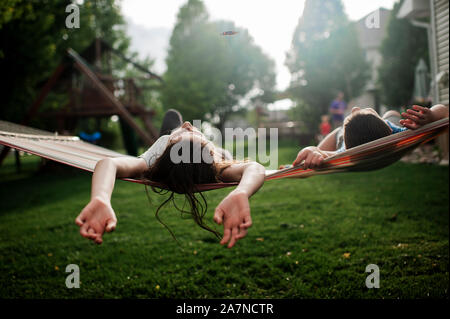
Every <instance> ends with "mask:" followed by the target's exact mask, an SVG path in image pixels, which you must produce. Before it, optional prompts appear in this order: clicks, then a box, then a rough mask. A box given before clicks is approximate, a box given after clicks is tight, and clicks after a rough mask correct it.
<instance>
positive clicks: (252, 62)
mask: <svg viewBox="0 0 450 319" xmlns="http://www.w3.org/2000/svg"><path fill="white" fill-rule="evenodd" d="M225 30H234V31H237V32H238V34H237V35H235V36H221V35H220V33H222V32H223V31H225ZM166 62H167V71H166V73H165V75H164V80H165V87H164V89H163V91H162V102H163V104H164V105H165V107H166V108H176V109H178V110H180V112H181V113H182V114H183V116H184V117H185V118H186V119H188V120H193V119H214V118H218V119H219V121H218V126H219V128H221V129H222V128H223V125H224V122H225V120H226V118H227V116H228V115H229V114H230V113H232V112H234V111H236V110H238V109H239V105H238V104H239V103H238V102H239V101H241V100H242V99H243V98H244V97H247V98H249V95H250V92H252V93H254V94H253V96H252V97H250V98H249V99H250V100H251V98H257V97H259V98H260V99H269V98H270V95H271V94H270V92H272V90H273V87H274V84H275V73H274V63H273V62H272V61H271V60H270V59H269V58H268V57H267V56H265V55H264V54H263V52H262V51H261V49H260V48H259V47H258V46H256V45H255V44H254V42H253V39H252V38H251V37H250V35H249V34H248V32H247V30H244V29H239V28H236V27H235V25H234V24H233V23H232V22H227V21H217V22H210V21H209V15H208V12H207V10H206V8H205V6H204V4H203V2H202V1H200V0H189V1H188V3H187V4H186V5H184V6H183V7H181V8H180V11H179V13H178V17H177V22H176V25H175V28H174V30H173V33H172V36H171V39H170V48H169V52H168V56H167V60H166ZM255 92H256V93H255Z"/></svg>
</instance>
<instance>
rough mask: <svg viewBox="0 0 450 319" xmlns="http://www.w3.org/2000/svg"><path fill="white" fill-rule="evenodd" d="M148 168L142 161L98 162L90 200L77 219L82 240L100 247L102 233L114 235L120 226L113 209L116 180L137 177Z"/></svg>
mask: <svg viewBox="0 0 450 319" xmlns="http://www.w3.org/2000/svg"><path fill="white" fill-rule="evenodd" d="M147 168H148V167H147V163H146V162H145V160H144V159H142V158H130V157H118V158H106V159H103V160H100V161H98V162H97V164H96V165H95V169H94V173H93V175H92V189H91V200H90V202H89V203H88V204H87V205H86V206H85V207H84V209H83V210H82V211H81V213H80V214H79V215H78V217H77V218H76V219H75V223H76V224H77V225H78V226H80V234H81V236H83V237H85V238H88V239H92V240H93V241H94V242H96V243H97V244H101V243H102V242H103V240H102V235H103V233H104V232H105V231H106V232H111V231H113V230H114V229H115V227H116V224H117V218H116V215H115V213H114V210H113V209H112V207H111V194H112V191H113V189H114V184H115V180H116V177H132V176H137V175H139V174H140V173H142V172H144V171H145V170H146V169H147Z"/></svg>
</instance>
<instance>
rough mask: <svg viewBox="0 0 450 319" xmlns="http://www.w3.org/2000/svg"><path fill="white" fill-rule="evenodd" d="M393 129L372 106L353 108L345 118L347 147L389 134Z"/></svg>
mask: <svg viewBox="0 0 450 319" xmlns="http://www.w3.org/2000/svg"><path fill="white" fill-rule="evenodd" d="M391 133H392V129H391V128H390V127H389V125H387V124H386V122H385V121H384V120H383V119H382V118H381V117H380V115H378V113H377V112H376V111H375V110H374V109H371V108H365V109H361V108H359V107H354V108H352V113H351V114H350V115H349V116H347V117H346V118H345V120H344V141H345V146H346V148H352V147H355V146H358V145H361V144H365V143H368V142H371V141H374V140H377V139H379V138H382V137H385V136H388V135H390V134H391Z"/></svg>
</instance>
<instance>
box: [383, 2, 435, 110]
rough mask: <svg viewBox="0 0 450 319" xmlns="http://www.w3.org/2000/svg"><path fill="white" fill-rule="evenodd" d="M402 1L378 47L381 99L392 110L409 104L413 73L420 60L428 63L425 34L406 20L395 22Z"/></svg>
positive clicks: (392, 12) (392, 15)
mask: <svg viewBox="0 0 450 319" xmlns="http://www.w3.org/2000/svg"><path fill="white" fill-rule="evenodd" d="M402 3H403V0H402V1H400V2H397V3H396V4H395V5H394V8H393V10H392V11H391V16H390V20H389V25H388V27H387V36H386V38H385V39H384V41H383V42H382V45H381V49H380V51H381V55H382V57H383V64H382V65H381V66H380V68H379V70H378V72H379V73H378V74H379V84H380V88H381V90H380V92H381V100H382V102H383V103H384V104H387V105H389V107H392V108H398V107H400V106H404V105H407V104H409V103H411V99H412V94H413V90H414V71H415V67H416V65H417V63H418V61H419V59H420V58H423V59H424V60H425V61H428V42H427V32H426V30H425V29H423V28H419V27H415V26H413V25H412V24H411V22H410V21H408V20H407V19H398V18H397V13H398V10H399V9H400V7H401V5H402Z"/></svg>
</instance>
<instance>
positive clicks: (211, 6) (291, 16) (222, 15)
mask: <svg viewBox="0 0 450 319" xmlns="http://www.w3.org/2000/svg"><path fill="white" fill-rule="evenodd" d="M396 1H397V0H342V3H343V4H344V10H345V12H346V14H347V16H348V18H349V19H350V20H353V21H356V20H359V19H361V18H363V17H364V16H366V15H367V14H368V13H370V12H372V11H375V10H377V9H378V8H380V7H383V8H386V9H392V7H393V5H394V3H395V2H396ZM186 2H187V0H123V1H122V12H123V14H124V16H125V17H126V19H127V21H128V22H129V24H130V25H131V26H130V36H131V38H132V40H131V48H132V49H134V50H136V51H138V53H139V54H140V55H141V56H145V55H150V57H152V58H154V59H155V62H156V63H155V68H156V70H155V72H158V73H162V72H164V70H165V63H164V58H165V52H166V48H167V43H168V37H170V32H171V30H172V28H173V26H174V24H175V21H176V16H177V13H178V10H179V8H180V6H182V5H184V4H185V3H186ZM203 2H204V4H205V6H206V8H207V10H208V12H209V14H210V19H211V20H231V21H234V23H235V24H236V25H237V26H238V27H240V28H246V29H248V31H249V33H250V35H251V36H252V37H253V38H254V39H255V43H256V44H257V45H259V46H260V47H261V48H262V50H263V51H264V52H265V53H266V54H267V55H268V56H270V57H271V58H272V59H274V61H275V63H276V72H277V89H279V90H284V89H286V88H287V87H288V85H289V81H290V73H289V71H288V69H287V67H286V66H284V60H285V55H286V52H287V51H288V50H289V47H290V44H291V40H292V35H293V33H294V30H295V27H296V26H297V23H298V20H299V18H300V16H301V14H302V11H303V6H304V3H305V0H203ZM155 32H157V34H159V36H155V34H156V33H155ZM146 33H147V34H148V35H149V36H148V39H152V43H146V44H143V43H140V42H141V41H143V40H142V39H143V38H145V34H146ZM151 34H153V36H151Z"/></svg>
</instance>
